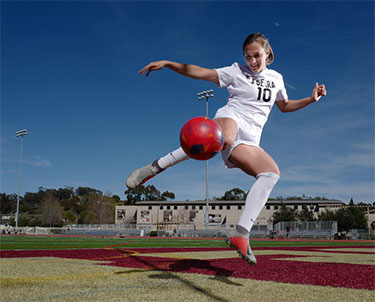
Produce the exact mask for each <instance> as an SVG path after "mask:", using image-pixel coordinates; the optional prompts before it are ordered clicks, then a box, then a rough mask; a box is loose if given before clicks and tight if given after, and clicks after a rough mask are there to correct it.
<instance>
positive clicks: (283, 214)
mask: <svg viewBox="0 0 375 302" xmlns="http://www.w3.org/2000/svg"><path fill="white" fill-rule="evenodd" d="M272 217H273V224H276V223H278V222H281V221H296V220H297V219H296V210H294V209H292V208H288V207H287V206H286V205H285V204H283V205H282V206H281V207H280V209H279V210H277V211H276V212H275V213H273V215H272Z"/></svg>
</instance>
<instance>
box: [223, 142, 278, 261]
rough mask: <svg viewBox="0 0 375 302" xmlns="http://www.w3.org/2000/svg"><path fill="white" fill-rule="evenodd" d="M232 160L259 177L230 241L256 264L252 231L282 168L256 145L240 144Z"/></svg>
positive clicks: (234, 151)
mask: <svg viewBox="0 0 375 302" xmlns="http://www.w3.org/2000/svg"><path fill="white" fill-rule="evenodd" d="M229 160H230V161H231V162H232V163H233V164H235V165H236V166H237V167H238V168H240V169H241V170H242V171H244V172H245V173H246V174H248V175H252V176H255V177H256V181H255V183H254V185H253V186H252V188H251V189H250V191H249V193H248V194H247V197H246V201H245V208H244V209H243V211H242V213H241V216H240V219H239V221H238V223H237V226H236V231H235V232H234V233H233V234H232V235H230V236H228V238H227V243H228V244H229V245H230V246H232V247H233V248H235V249H236V250H237V251H238V252H239V254H240V255H241V256H242V258H243V259H244V260H246V261H247V262H248V263H250V264H255V263H256V259H255V256H254V254H253V252H252V251H251V248H250V245H249V237H250V231H251V228H252V226H253V225H254V223H255V221H256V219H257V217H258V216H259V214H260V211H261V210H262V208H263V207H264V205H265V204H266V202H267V200H268V197H269V195H270V194H271V191H272V189H273V187H274V186H275V184H276V183H277V181H278V179H279V175H280V171H279V168H278V166H277V164H276V163H275V161H274V160H273V159H272V158H271V156H269V155H268V154H267V153H266V152H265V151H264V150H263V149H261V148H259V147H256V146H249V145H238V146H237V147H236V148H234V150H233V151H232V153H231V155H230V157H229Z"/></svg>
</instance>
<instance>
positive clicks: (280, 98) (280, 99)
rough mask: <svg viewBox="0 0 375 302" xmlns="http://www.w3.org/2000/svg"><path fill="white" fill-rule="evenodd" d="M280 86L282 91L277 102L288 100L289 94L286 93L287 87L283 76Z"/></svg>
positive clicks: (278, 93)
mask: <svg viewBox="0 0 375 302" xmlns="http://www.w3.org/2000/svg"><path fill="white" fill-rule="evenodd" d="M279 85H280V89H279V91H278V92H277V94H276V102H277V101H286V100H287V99H288V94H287V93H286V89H285V85H284V79H283V77H282V76H280V79H279Z"/></svg>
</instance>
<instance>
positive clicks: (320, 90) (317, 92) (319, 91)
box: [311, 82, 327, 102]
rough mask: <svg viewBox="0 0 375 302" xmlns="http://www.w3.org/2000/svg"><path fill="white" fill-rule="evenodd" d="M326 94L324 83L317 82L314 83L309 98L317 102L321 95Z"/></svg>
mask: <svg viewBox="0 0 375 302" xmlns="http://www.w3.org/2000/svg"><path fill="white" fill-rule="evenodd" d="M325 95H327V90H326V87H325V86H324V85H319V84H318V82H317V83H315V87H314V90H313V92H312V94H311V99H312V101H313V102H317V101H319V100H320V98H321V97H322V96H325Z"/></svg>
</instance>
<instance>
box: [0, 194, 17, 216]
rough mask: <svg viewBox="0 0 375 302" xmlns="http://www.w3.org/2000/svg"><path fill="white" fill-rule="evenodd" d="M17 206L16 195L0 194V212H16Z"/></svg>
mask: <svg viewBox="0 0 375 302" xmlns="http://www.w3.org/2000/svg"><path fill="white" fill-rule="evenodd" d="M16 207H17V195H16V194H10V195H7V194H5V193H1V194H0V213H1V214H11V213H15V212H16Z"/></svg>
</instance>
